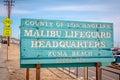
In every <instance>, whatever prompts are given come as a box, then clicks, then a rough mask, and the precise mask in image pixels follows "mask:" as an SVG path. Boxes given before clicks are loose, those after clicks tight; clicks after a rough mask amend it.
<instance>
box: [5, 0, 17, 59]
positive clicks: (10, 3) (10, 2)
mask: <svg viewBox="0 0 120 80" xmlns="http://www.w3.org/2000/svg"><path fill="white" fill-rule="evenodd" d="M13 3H15V0H4V5H5V6H7V9H8V15H7V18H8V19H9V20H7V22H4V23H9V22H10V15H11V6H14V4H13ZM4 21H5V20H4ZM7 27H9V28H10V25H8V26H7ZM6 38H7V60H8V46H10V36H7V37H6Z"/></svg>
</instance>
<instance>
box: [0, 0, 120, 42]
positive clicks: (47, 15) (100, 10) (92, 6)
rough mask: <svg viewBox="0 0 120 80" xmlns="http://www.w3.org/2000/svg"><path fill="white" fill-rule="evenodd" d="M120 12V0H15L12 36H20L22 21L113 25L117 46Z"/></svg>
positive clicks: (0, 13) (0, 3)
mask: <svg viewBox="0 0 120 80" xmlns="http://www.w3.org/2000/svg"><path fill="white" fill-rule="evenodd" d="M4 4H5V3H4V0H0V35H3V28H4V24H3V20H4V19H5V18H6V17H7V6H5V5H4ZM119 9H120V0H15V3H14V6H12V9H11V20H12V21H13V24H12V25H11V27H12V33H13V34H12V37H15V38H19V37H20V35H19V33H20V30H19V26H20V21H21V18H34V19H50V20H51V19H52V20H69V21H71V20H72V21H88V22H111V23H113V24H114V43H118V42H120V36H119V34H120V10H119ZM119 44H120V43H119Z"/></svg>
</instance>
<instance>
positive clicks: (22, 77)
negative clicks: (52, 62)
mask: <svg viewBox="0 0 120 80" xmlns="http://www.w3.org/2000/svg"><path fill="white" fill-rule="evenodd" d="M8 53H9V54H8V61H7V62H6V64H7V66H8V69H9V74H10V80H26V74H25V73H26V69H21V68H20V49H19V45H15V44H11V45H10V47H9V48H8ZM40 74H41V75H40V76H41V80H78V79H74V78H72V77H70V76H68V75H66V74H65V73H64V72H61V71H59V70H58V69H55V68H52V69H51V68H49V69H48V68H41V72H40ZM29 80H36V70H35V69H30V77H29Z"/></svg>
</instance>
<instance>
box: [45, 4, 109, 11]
mask: <svg viewBox="0 0 120 80" xmlns="http://www.w3.org/2000/svg"><path fill="white" fill-rule="evenodd" d="M106 9H107V6H105V5H81V6H80V5H68V6H56V7H47V8H44V9H43V10H46V11H105V10H106Z"/></svg>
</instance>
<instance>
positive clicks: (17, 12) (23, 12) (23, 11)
mask: <svg viewBox="0 0 120 80" xmlns="http://www.w3.org/2000/svg"><path fill="white" fill-rule="evenodd" d="M12 13H13V14H31V13H33V12H32V11H29V10H22V9H13V11H12Z"/></svg>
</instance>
